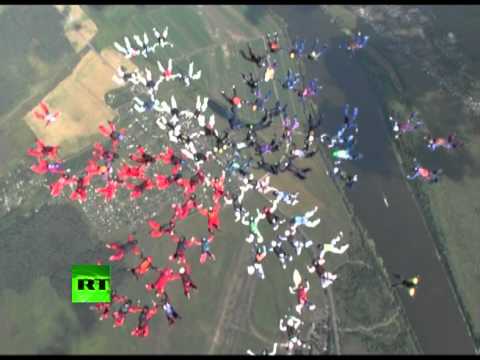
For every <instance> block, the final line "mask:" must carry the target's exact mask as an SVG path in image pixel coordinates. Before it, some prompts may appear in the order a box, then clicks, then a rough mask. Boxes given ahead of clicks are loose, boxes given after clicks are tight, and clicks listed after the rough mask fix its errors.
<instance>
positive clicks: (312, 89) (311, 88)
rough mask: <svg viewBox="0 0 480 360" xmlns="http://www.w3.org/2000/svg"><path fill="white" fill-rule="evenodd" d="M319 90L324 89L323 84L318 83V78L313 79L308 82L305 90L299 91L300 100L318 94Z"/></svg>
mask: <svg viewBox="0 0 480 360" xmlns="http://www.w3.org/2000/svg"><path fill="white" fill-rule="evenodd" d="M319 90H322V86H321V85H318V80H317V79H313V80H310V81H309V82H308V85H307V86H305V87H304V88H303V90H299V91H298V96H299V97H300V100H302V101H304V100H305V99H306V98H309V97H313V96H316V95H317V93H318V91H319Z"/></svg>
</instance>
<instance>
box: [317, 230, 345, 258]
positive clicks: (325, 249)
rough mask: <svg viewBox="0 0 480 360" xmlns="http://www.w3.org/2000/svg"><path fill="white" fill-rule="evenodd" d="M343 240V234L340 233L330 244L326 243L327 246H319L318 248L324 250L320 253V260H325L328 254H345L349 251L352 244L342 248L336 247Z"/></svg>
mask: <svg viewBox="0 0 480 360" xmlns="http://www.w3.org/2000/svg"><path fill="white" fill-rule="evenodd" d="M342 239H343V232H342V231H340V232H339V233H338V235H337V236H336V237H334V238H333V239H332V240H331V241H330V243H325V244H318V245H317V247H318V248H320V247H321V248H322V251H321V252H320V255H319V257H320V259H323V258H324V257H325V255H326V254H327V253H329V252H330V253H333V254H339V255H341V254H343V253H344V252H345V251H347V249H348V248H349V247H350V244H344V245H342V246H341V247H339V248H338V247H336V246H335V245H336V244H337V243H338V242H339V241H341V240H342Z"/></svg>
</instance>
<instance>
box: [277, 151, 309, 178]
mask: <svg viewBox="0 0 480 360" xmlns="http://www.w3.org/2000/svg"><path fill="white" fill-rule="evenodd" d="M293 160H294V157H292V156H290V157H289V158H288V159H287V160H286V161H285V162H284V163H283V164H282V165H283V167H281V169H280V171H282V172H283V171H289V172H291V173H292V174H294V175H295V176H296V177H297V178H299V179H300V180H305V179H306V178H307V173H308V172H310V171H312V169H311V168H310V167H306V168H299V167H298V166H296V165H295V164H294V163H293Z"/></svg>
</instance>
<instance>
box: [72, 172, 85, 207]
mask: <svg viewBox="0 0 480 360" xmlns="http://www.w3.org/2000/svg"><path fill="white" fill-rule="evenodd" d="M72 179H73V180H72V181H73V182H74V183H75V184H76V185H77V187H76V188H75V190H74V191H73V192H72V193H71V194H70V200H72V201H75V200H78V202H80V203H82V202H84V201H86V200H87V186H88V185H90V176H88V175H86V176H81V177H79V178H77V177H76V176H73V177H72Z"/></svg>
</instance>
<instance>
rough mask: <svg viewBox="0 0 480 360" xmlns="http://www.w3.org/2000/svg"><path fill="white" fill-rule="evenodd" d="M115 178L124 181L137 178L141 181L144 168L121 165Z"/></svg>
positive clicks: (143, 175)
mask: <svg viewBox="0 0 480 360" xmlns="http://www.w3.org/2000/svg"><path fill="white" fill-rule="evenodd" d="M117 176H118V178H119V179H121V180H124V179H128V178H137V179H141V178H143V177H145V167H144V166H129V165H128V164H125V163H124V164H123V165H122V166H121V167H120V169H118V172H117Z"/></svg>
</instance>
